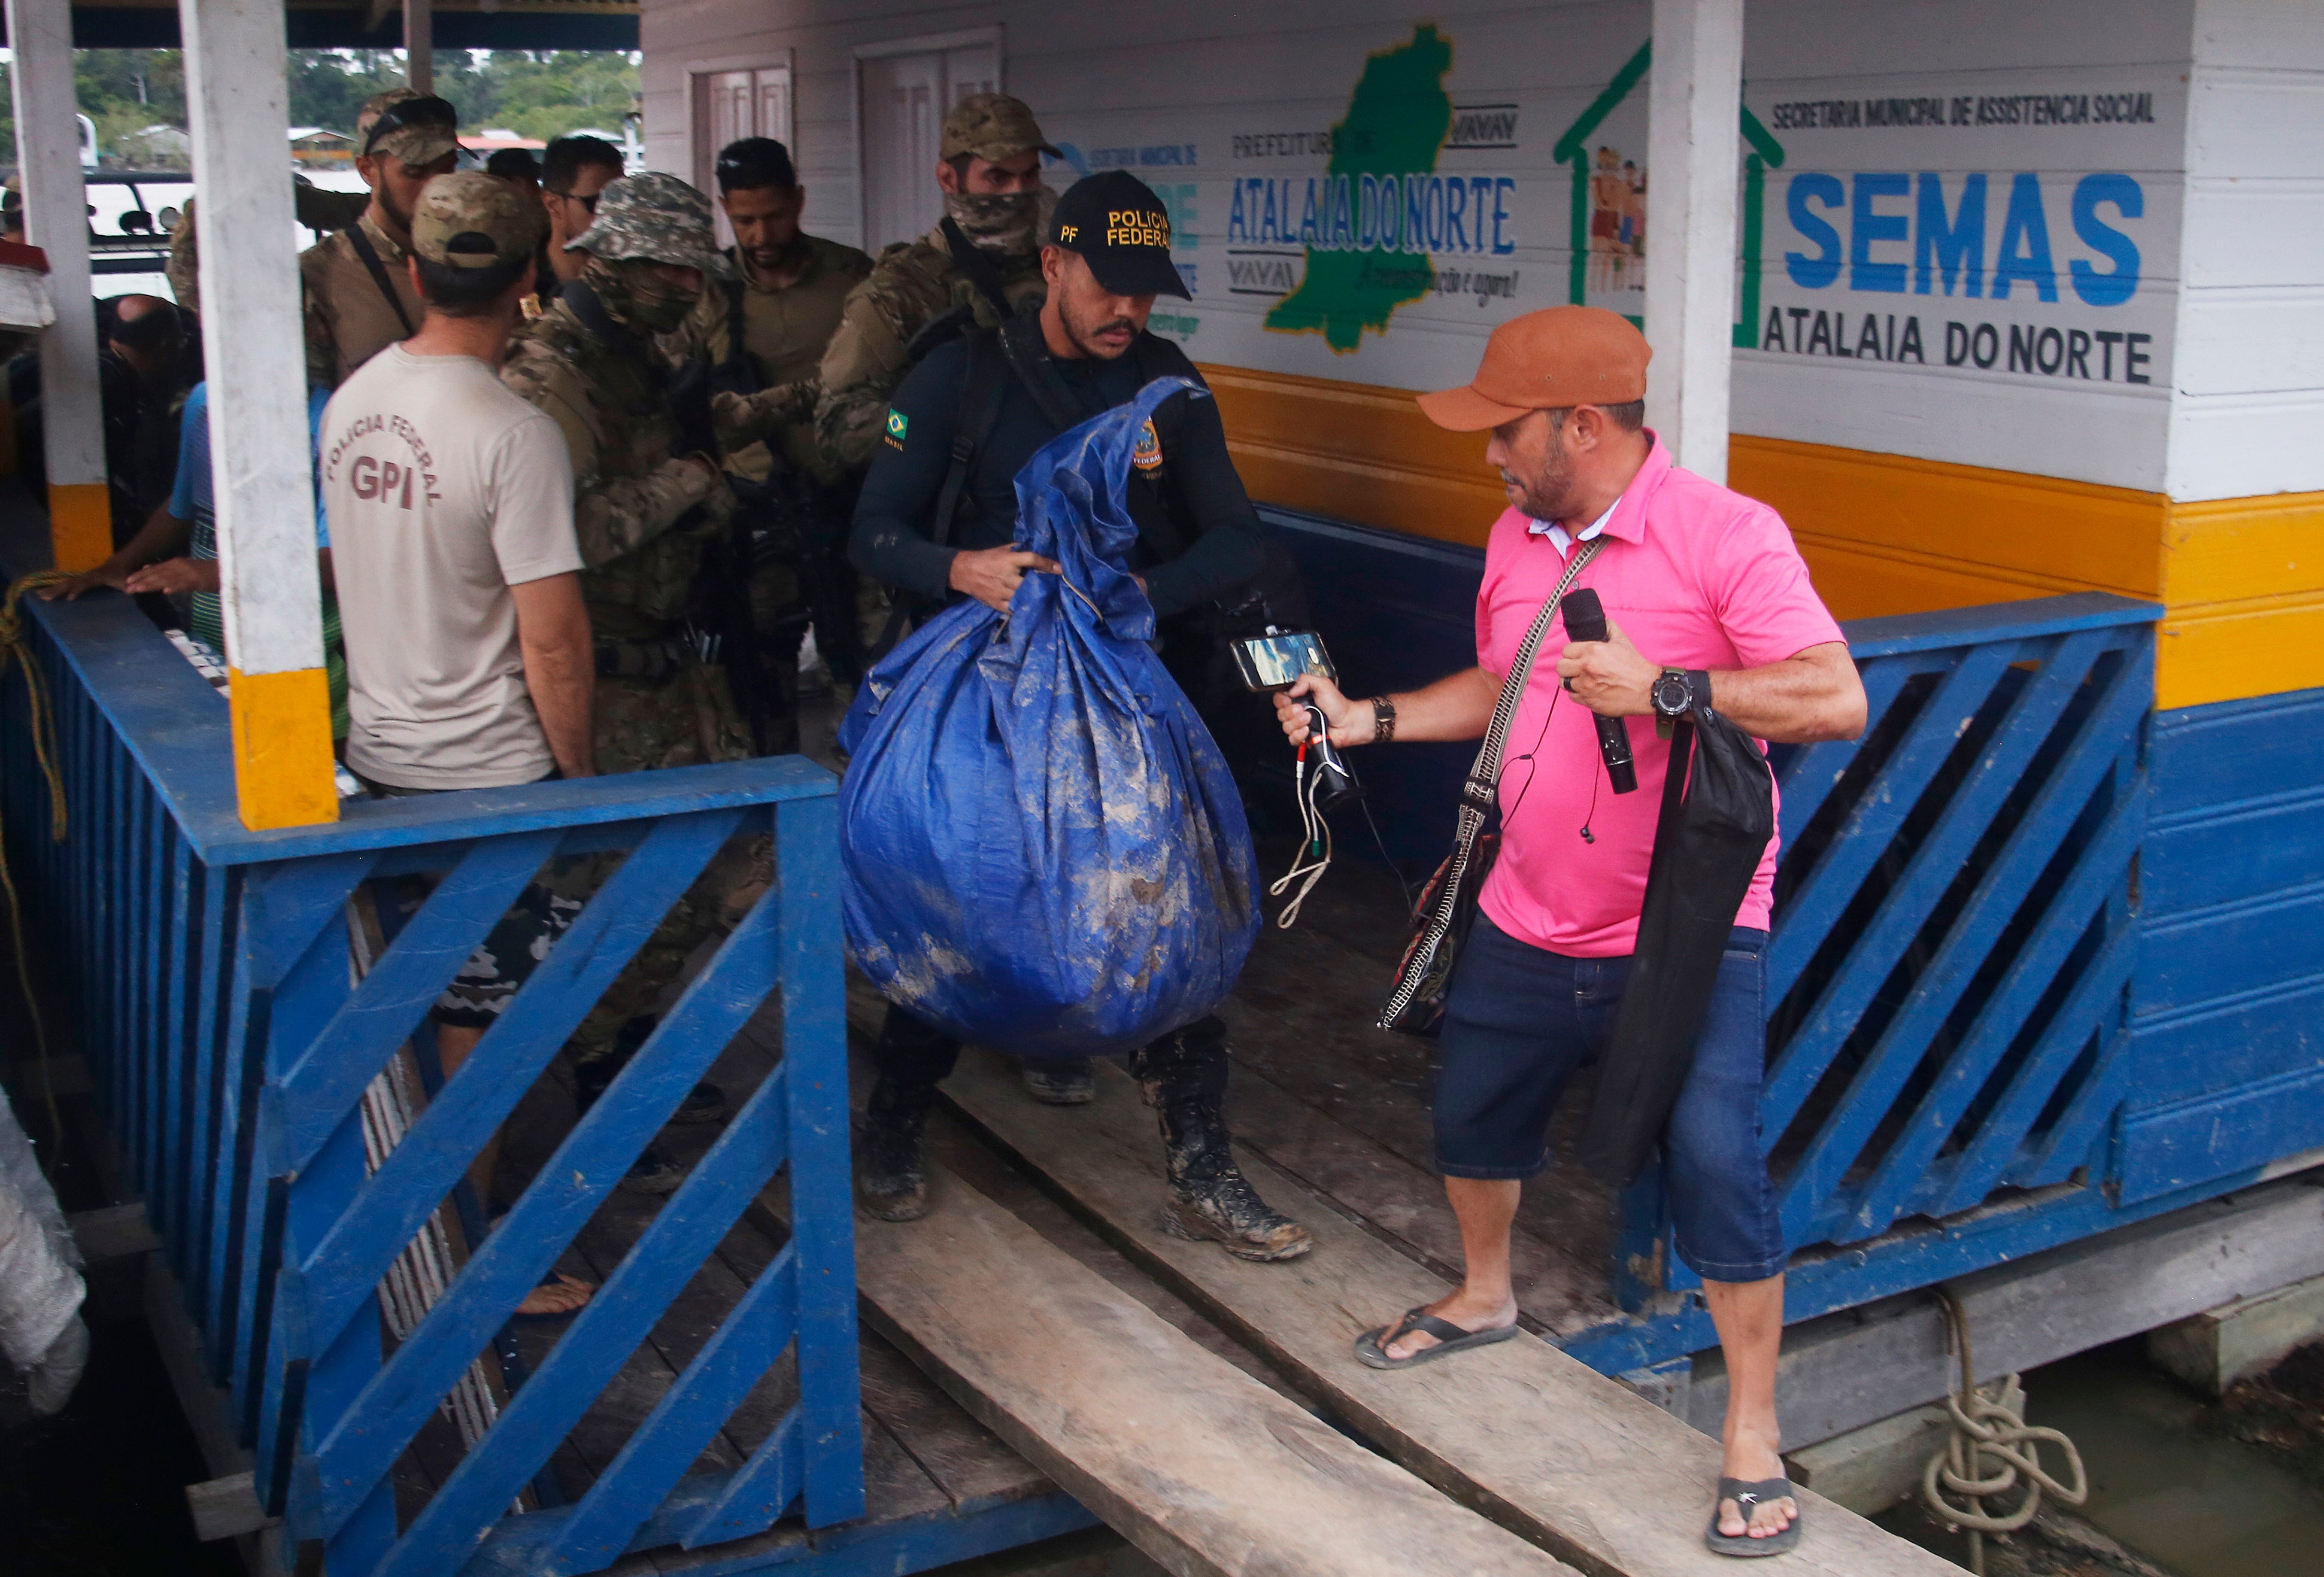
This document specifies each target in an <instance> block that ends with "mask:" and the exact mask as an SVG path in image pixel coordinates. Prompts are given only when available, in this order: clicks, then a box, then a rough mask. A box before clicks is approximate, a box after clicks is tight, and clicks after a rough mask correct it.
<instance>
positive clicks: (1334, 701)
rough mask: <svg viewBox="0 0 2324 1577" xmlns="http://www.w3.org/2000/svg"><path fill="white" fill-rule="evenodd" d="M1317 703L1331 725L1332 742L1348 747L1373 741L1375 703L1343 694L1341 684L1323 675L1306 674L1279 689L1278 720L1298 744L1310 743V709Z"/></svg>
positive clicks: (1276, 696) (1277, 702)
mask: <svg viewBox="0 0 2324 1577" xmlns="http://www.w3.org/2000/svg"><path fill="white" fill-rule="evenodd" d="M1310 703H1313V704H1314V706H1315V707H1316V708H1317V709H1318V710H1319V711H1322V712H1323V720H1324V721H1325V722H1326V723H1327V724H1329V725H1330V728H1329V729H1328V732H1329V734H1330V737H1331V740H1332V743H1333V744H1334V745H1337V746H1338V747H1340V748H1341V749H1342V750H1344V749H1346V748H1347V747H1349V746H1351V745H1369V744H1370V743H1371V742H1372V732H1373V725H1372V703H1371V702H1370V701H1350V700H1349V699H1348V698H1347V697H1346V696H1344V695H1342V694H1341V693H1340V687H1339V686H1338V685H1337V684H1334V683H1332V681H1330V680H1329V679H1326V678H1324V677H1323V675H1322V674H1301V675H1300V676H1299V677H1298V678H1296V679H1295V680H1293V681H1292V682H1291V686H1290V688H1289V689H1287V690H1278V691H1277V692H1275V717H1276V720H1277V721H1278V722H1280V723H1281V724H1282V725H1283V733H1284V737H1285V738H1288V739H1289V740H1290V741H1291V742H1292V743H1293V744H1294V745H1304V744H1305V743H1306V742H1307V708H1308V706H1309V704H1310Z"/></svg>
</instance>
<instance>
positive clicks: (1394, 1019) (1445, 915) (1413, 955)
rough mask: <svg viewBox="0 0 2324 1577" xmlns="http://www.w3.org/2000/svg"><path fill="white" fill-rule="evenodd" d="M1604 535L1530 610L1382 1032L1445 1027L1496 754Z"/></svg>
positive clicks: (1494, 781)
mask: <svg viewBox="0 0 2324 1577" xmlns="http://www.w3.org/2000/svg"><path fill="white" fill-rule="evenodd" d="M1605 540H1606V539H1605V538H1604V537H1602V536H1600V537H1593V538H1592V539H1591V540H1590V541H1588V542H1584V543H1582V544H1580V545H1579V546H1577V548H1576V549H1575V552H1574V555H1573V557H1572V561H1571V562H1570V563H1568V564H1566V566H1565V573H1564V574H1563V576H1562V577H1561V578H1560V579H1559V581H1558V582H1557V590H1556V591H1553V592H1551V593H1550V597H1549V601H1546V602H1544V603H1543V604H1542V605H1541V611H1540V612H1539V613H1536V614H1535V615H1534V619H1533V628H1530V629H1528V630H1526V637H1525V643H1524V644H1523V645H1522V646H1518V647H1517V661H1515V662H1514V663H1512V664H1510V665H1509V674H1508V678H1507V679H1505V680H1503V681H1502V682H1501V699H1500V700H1499V702H1497V703H1496V704H1495V706H1494V707H1493V720H1492V721H1491V722H1490V723H1489V724H1487V725H1486V728H1485V743H1484V746H1483V747H1482V748H1480V749H1479V750H1478V752H1477V764H1476V765H1475V766H1471V768H1470V769H1469V777H1468V781H1467V782H1465V783H1463V784H1462V785H1461V811H1460V818H1459V820H1458V821H1457V822H1456V823H1455V824H1454V829H1453V833H1452V853H1451V854H1449V855H1447V856H1446V857H1445V859H1444V863H1443V865H1441V866H1437V867H1436V874H1435V875H1434V876H1431V877H1429V878H1428V885H1427V886H1425V887H1424V888H1423V889H1421V894H1420V902H1419V903H1418V904H1416V906H1415V907H1414V910H1413V932H1412V941H1411V944H1410V945H1409V946H1407V947H1406V949H1404V958H1403V960H1402V961H1401V962H1399V963H1398V964H1397V967H1396V986H1395V988H1394V989H1393V990H1391V991H1390V992H1389V993H1388V1005H1386V1006H1385V1007H1383V1008H1381V1009H1380V1014H1379V1027H1380V1028H1381V1029H1383V1030H1397V1031H1401V1032H1403V1033H1405V1034H1407V1035H1427V1036H1434V1035H1435V1034H1436V1033H1437V1032H1438V1031H1441V1030H1443V1027H1444V1004H1445V1000H1446V999H1447V998H1448V997H1450V996H1451V995H1452V969H1453V966H1454V965H1456V964H1458V963H1459V962H1460V961H1461V949H1462V947H1463V946H1465V945H1466V944H1467V942H1468V940H1469V930H1470V927H1471V926H1472V925H1474V924H1475V923H1476V921H1477V894H1479V893H1480V892H1481V891H1482V890H1483V888H1484V885H1485V877H1486V876H1488V875H1489V874H1490V873H1491V871H1492V868H1493V860H1494V858H1495V857H1497V856H1498V855H1499V853H1500V848H1501V827H1500V822H1501V802H1500V776H1501V752H1502V750H1503V749H1504V748H1505V747H1507V746H1508V736H1509V723H1510V722H1511V720H1514V719H1515V718H1516V717H1517V703H1518V702H1519V701H1523V700H1524V699H1525V692H1526V682H1527V681H1529V680H1530V679H1531V678H1532V677H1533V664H1534V658H1535V656H1536V655H1537V654H1538V653H1539V652H1540V650H1541V640H1542V637H1543V636H1544V635H1545V634H1547V633H1548V631H1549V622H1550V620H1551V619H1555V618H1556V617H1557V605H1558V603H1559V602H1560V601H1563V599H1564V596H1565V593H1566V592H1567V591H1571V590H1572V586H1573V578H1574V577H1575V576H1576V575H1579V574H1580V573H1582V566H1583V565H1584V564H1588V563H1589V562H1590V561H1591V559H1593V558H1595V557H1597V556H1598V550H1599V548H1600V547H1601V546H1604V544H1605Z"/></svg>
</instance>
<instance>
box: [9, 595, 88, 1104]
mask: <svg viewBox="0 0 2324 1577" xmlns="http://www.w3.org/2000/svg"><path fill="white" fill-rule="evenodd" d="M70 579H72V577H71V576H70V575H69V574H67V573H64V572H63V571H62V570H34V571H33V572H32V573H31V574H29V575H23V576H20V577H18V579H17V580H16V582H14V584H13V585H11V586H10V587H9V588H8V595H7V598H6V600H5V601H0V679H5V678H6V677H7V673H8V668H9V665H11V664H14V665H15V666H16V667H17V668H18V669H20V670H21V671H22V672H23V675H24V691H25V694H26V696H27V698H28V703H27V708H26V719H25V721H26V726H27V728H28V729H29V731H30V732H31V734H32V755H33V756H34V757H35V758H36V759H37V760H38V761H39V762H40V764H41V775H42V777H43V778H45V779H46V780H47V782H48V785H49V836H50V837H51V839H54V840H56V841H57V842H59V843H62V842H63V841H64V840H65V780H64V775H63V774H62V773H61V772H60V771H59V770H58V768H57V746H56V734H57V725H56V718H55V716H54V714H53V713H51V711H50V710H49V693H48V691H47V689H46V687H45V686H43V685H42V682H41V665H40V663H39V661H38V660H37V659H35V658H34V657H33V656H32V647H31V646H28V645H26V644H25V641H24V616H23V613H22V612H21V611H20V610H18V607H17V604H18V603H20V602H22V601H23V599H24V593H25V592H27V591H34V590H37V589H38V588H40V587H42V586H53V585H55V584H56V583H57V582H60V581H69V580H70ZM0 892H5V895H6V897H7V901H8V931H9V934H10V935H11V936H12V937H13V938H14V940H15V950H16V985H17V986H18V988H19V989H20V990H22V991H23V994H24V1011H25V1012H26V1013H30V1014H31V1015H32V1044H33V1045H34V1047H35V1048H36V1049H38V1050H39V1052H40V1054H41V1094H42V1096H44V1097H45V1098H46V1099H47V1101H48V1105H49V1136H50V1138H51V1140H53V1141H55V1142H57V1143H58V1144H60V1145H61V1144H62V1143H63V1142H64V1133H65V1123H64V1117H63V1115H62V1114H60V1112H59V1111H58V1110H57V1085H56V1064H55V1061H54V1059H51V1057H50V1055H49V1031H48V1026H47V1025H46V1024H45V1023H44V1022H42V1019H41V1004H40V999H39V998H38V997H37V996H35V995H33V992H32V965H31V963H30V962H29V961H28V960H27V958H26V947H25V941H24V912H23V907H22V905H20V904H19V903H17V900H16V878H15V875H14V872H12V871H11V870H10V869H9V868H8V850H7V845H6V842H5V839H0Z"/></svg>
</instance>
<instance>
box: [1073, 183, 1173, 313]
mask: <svg viewBox="0 0 2324 1577" xmlns="http://www.w3.org/2000/svg"><path fill="white" fill-rule="evenodd" d="M1048 239H1049V243H1050V244H1051V245H1053V246H1061V247H1063V248H1065V250H1066V251H1067V252H1079V253H1080V254H1081V255H1082V257H1083V258H1084V260H1085V261H1087V262H1088V263H1089V266H1090V272H1092V273H1093V274H1095V275H1096V276H1097V282H1098V283H1099V284H1101V285H1103V286H1104V287H1105V288H1106V289H1108V290H1110V291H1111V292H1112V293H1113V294H1114V295H1116V296H1176V297H1177V298H1180V299H1181V300H1192V299H1193V294H1192V292H1190V291H1189V290H1188V289H1186V282H1185V280H1181V279H1180V278H1179V277H1178V265H1177V264H1176V263H1174V262H1172V261H1170V211H1169V210H1168V209H1167V208H1165V207H1164V206H1162V199H1161V198H1160V197H1156V196H1155V195H1154V188H1152V187H1150V186H1148V185H1147V184H1146V183H1145V182H1144V181H1142V180H1140V179H1138V178H1137V177H1136V176H1134V175H1132V174H1130V172H1129V171H1128V170H1107V171H1106V172H1105V173H1104V174H1102V175H1090V176H1084V177H1083V178H1082V179H1079V180H1077V181H1075V182H1074V184H1073V185H1071V186H1069V187H1067V188H1065V196H1064V197H1059V198H1058V199H1057V211H1056V215H1055V216H1054V217H1053V218H1052V219H1051V220H1050V222H1049V236H1048Z"/></svg>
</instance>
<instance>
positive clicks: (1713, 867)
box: [1580, 704, 1775, 1188]
mask: <svg viewBox="0 0 2324 1577" xmlns="http://www.w3.org/2000/svg"><path fill="white" fill-rule="evenodd" d="M1774 836H1775V780H1774V778H1773V777H1772V775H1770V774H1769V772H1768V770H1767V757H1766V755H1765V753H1763V752H1762V751H1761V750H1760V748H1759V745H1758V741H1757V740H1756V739H1754V738H1751V737H1750V736H1749V735H1748V734H1746V733H1745V732H1744V731H1743V730H1742V729H1738V728H1737V727H1736V726H1735V725H1734V724H1733V723H1731V722H1729V721H1728V720H1726V719H1725V718H1723V717H1721V716H1720V714H1719V713H1718V712H1716V711H1712V710H1711V708H1710V707H1708V706H1704V705H1701V704H1698V705H1697V706H1696V707H1695V708H1694V710H1693V711H1692V713H1690V714H1689V715H1688V716H1686V717H1684V718H1682V719H1680V720H1679V721H1678V726H1677V727H1676V728H1675V729H1674V730H1673V731H1672V734H1671V751H1670V766H1669V769H1668V775H1667V776H1665V778H1664V780H1663V803H1662V811H1661V813H1660V814H1659V815H1658V816H1657V818H1656V819H1655V854H1654V862H1653V863H1652V864H1651V865H1650V866H1647V870H1646V901H1645V903H1644V905H1643V906H1642V908H1641V910H1640V912H1639V915H1638V940H1637V949H1636V951H1635V954H1634V956H1633V958H1632V961H1631V964H1630V978H1629V983H1628V985H1626V986H1624V987H1623V988H1622V1005H1621V1007H1620V1008H1619V1009H1618V1010H1617V1011H1616V1013H1615V1015H1614V1031H1613V1033H1612V1034H1611V1035H1609V1037H1608V1038H1607V1041H1606V1050H1605V1051H1604V1053H1603V1054H1602V1055H1601V1056H1600V1058H1599V1062H1598V1088H1597V1092H1596V1094H1594V1095H1593V1096H1591V1100H1590V1118H1589V1121H1588V1123H1586V1124H1585V1125H1584V1127H1583V1129H1582V1146H1581V1151H1580V1159H1581V1161H1582V1165H1583V1166H1585V1167H1587V1168H1588V1169H1590V1170H1591V1172H1593V1173H1595V1174H1596V1175H1597V1176H1598V1177H1600V1178H1603V1179H1604V1180H1605V1181H1607V1182H1609V1183H1610V1184H1612V1185H1613V1186H1614V1187H1618V1188H1619V1187H1628V1185H1629V1183H1630V1182H1631V1180H1632V1179H1633V1178H1637V1175H1638V1173H1639V1171H1640V1170H1641V1169H1644V1167H1645V1166H1646V1159H1647V1157H1649V1156H1651V1155H1652V1154H1653V1153H1654V1151H1655V1145H1656V1144H1657V1143H1658V1142H1660V1141H1661V1139H1662V1136H1663V1129H1664V1127H1665V1125H1667V1124H1668V1123H1669V1122H1670V1114H1671V1109H1672V1108H1673V1107H1674V1106H1675V1105H1677V1104H1678V1096H1679V1091H1680V1090H1681V1089H1682V1088H1683V1087H1684V1086H1685V1084H1686V1076H1687V1074H1688V1072H1689V1071H1690V1070H1691V1069H1692V1068H1693V1067H1694V1050H1695V1042H1696V1041H1698V1040H1699V1039H1700V1038H1701V1034H1702V1020H1703V1015H1704V1014H1705V1013H1708V1012H1709V1011H1710V1009H1711V992H1712V990H1713V988H1714V987H1715V986H1717V985H1718V983H1719V967H1720V958H1722V957H1723V956H1724V954H1725V953H1726V951H1727V940H1728V938H1729V936H1730V935H1731V934H1732V933H1733V931H1734V929H1735V914H1736V912H1737V911H1738V910H1739V909H1741V908H1742V907H1743V900H1744V898H1745V897H1746V896H1748V894H1749V893H1750V891H1751V878H1752V877H1753V876H1755V875H1757V873H1758V869H1759V860H1760V857H1762V856H1763V855H1765V854H1766V850H1767V839H1770V838H1772V837H1774Z"/></svg>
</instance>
